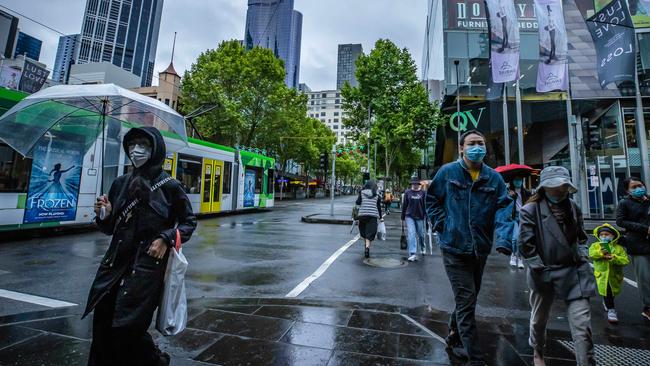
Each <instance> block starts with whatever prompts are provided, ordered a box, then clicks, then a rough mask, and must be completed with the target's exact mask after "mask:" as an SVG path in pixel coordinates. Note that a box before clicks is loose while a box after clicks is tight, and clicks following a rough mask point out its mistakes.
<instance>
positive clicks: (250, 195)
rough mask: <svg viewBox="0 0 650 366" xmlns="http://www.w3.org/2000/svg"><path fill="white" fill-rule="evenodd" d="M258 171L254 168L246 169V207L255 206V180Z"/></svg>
mask: <svg viewBox="0 0 650 366" xmlns="http://www.w3.org/2000/svg"><path fill="white" fill-rule="evenodd" d="M256 180H257V173H256V172H255V171H254V170H252V169H246V175H245V176H244V207H255V181H256Z"/></svg>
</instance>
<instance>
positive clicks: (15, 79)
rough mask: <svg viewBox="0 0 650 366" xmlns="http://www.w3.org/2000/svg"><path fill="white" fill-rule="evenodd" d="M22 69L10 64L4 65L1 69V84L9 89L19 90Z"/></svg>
mask: <svg viewBox="0 0 650 366" xmlns="http://www.w3.org/2000/svg"><path fill="white" fill-rule="evenodd" d="M20 75H21V72H20V70H16V69H14V68H11V67H9V66H2V69H0V86H2V87H3V88H8V89H16V90H18V86H19V85H20Z"/></svg>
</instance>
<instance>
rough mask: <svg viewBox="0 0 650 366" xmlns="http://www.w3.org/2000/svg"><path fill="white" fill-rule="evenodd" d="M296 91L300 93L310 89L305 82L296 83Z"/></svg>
mask: <svg viewBox="0 0 650 366" xmlns="http://www.w3.org/2000/svg"><path fill="white" fill-rule="evenodd" d="M298 91H299V92H301V93H308V92H310V91H311V88H310V87H309V85H307V84H305V83H300V84H298Z"/></svg>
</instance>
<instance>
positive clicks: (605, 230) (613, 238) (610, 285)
mask: <svg viewBox="0 0 650 366" xmlns="http://www.w3.org/2000/svg"><path fill="white" fill-rule="evenodd" d="M594 236H595V237H596V239H597V241H596V242H595V243H594V244H592V245H591V247H590V248H589V256H590V257H591V259H593V260H594V275H595V276H596V283H597V284H598V292H599V293H600V294H601V295H602V296H603V297H604V301H603V305H604V307H605V311H607V321H608V322H610V323H612V324H615V323H618V316H617V314H616V310H615V309H614V297H615V296H617V295H618V294H619V293H620V292H621V285H622V284H623V267H625V266H626V265H627V264H628V263H630V260H629V259H628V257H627V252H625V248H623V247H622V246H621V245H620V244H618V240H619V238H620V237H621V234H620V233H619V232H618V230H616V229H615V228H614V227H613V226H612V225H610V224H604V225H602V226H599V227H597V228H596V229H594Z"/></svg>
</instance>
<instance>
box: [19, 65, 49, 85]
mask: <svg viewBox="0 0 650 366" xmlns="http://www.w3.org/2000/svg"><path fill="white" fill-rule="evenodd" d="M49 74H50V72H49V71H47V69H45V68H44V67H40V66H38V64H36V63H34V62H32V61H30V60H28V59H25V66H24V67H23V75H22V77H21V78H20V90H22V91H24V92H26V93H36V92H37V91H39V90H41V88H42V87H43V85H44V84H45V82H46V81H47V76H48V75H49Z"/></svg>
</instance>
